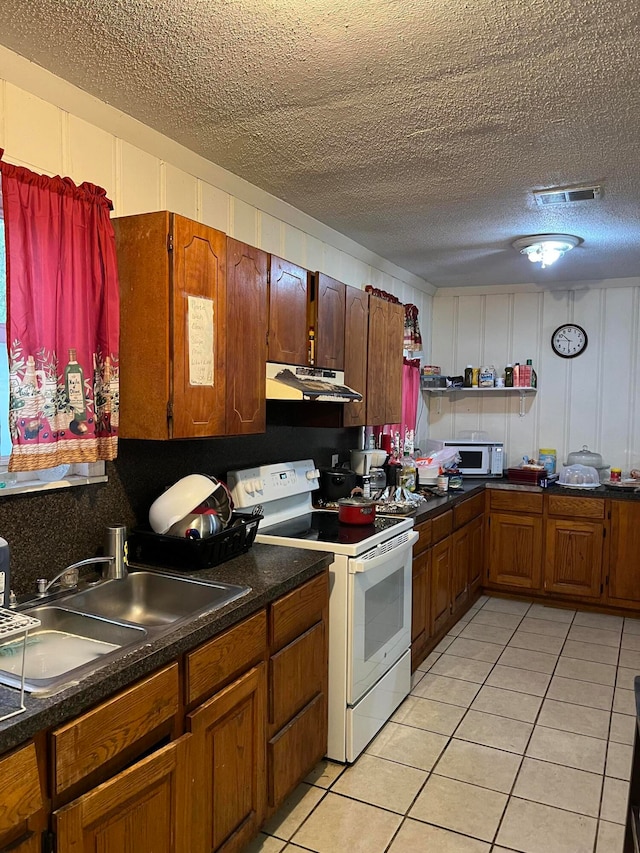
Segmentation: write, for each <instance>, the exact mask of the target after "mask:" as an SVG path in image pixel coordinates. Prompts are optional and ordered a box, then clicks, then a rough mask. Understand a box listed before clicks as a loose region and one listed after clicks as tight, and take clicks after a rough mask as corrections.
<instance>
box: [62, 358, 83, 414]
mask: <svg viewBox="0 0 640 853" xmlns="http://www.w3.org/2000/svg"><path fill="white" fill-rule="evenodd" d="M64 385H65V390H66V392H67V399H68V400H69V405H70V406H71V408H72V409H73V419H74V420H75V421H86V419H87V401H86V399H85V396H84V373H83V372H82V367H80V365H79V364H78V362H77V361H76V350H75V348H72V349H70V350H69V363H68V364H67V366H66V367H65V369H64Z"/></svg>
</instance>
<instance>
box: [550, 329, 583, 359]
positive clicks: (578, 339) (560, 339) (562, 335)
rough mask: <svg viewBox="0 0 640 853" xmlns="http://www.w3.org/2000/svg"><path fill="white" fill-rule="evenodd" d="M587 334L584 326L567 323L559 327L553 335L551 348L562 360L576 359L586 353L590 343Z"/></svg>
mask: <svg viewBox="0 0 640 853" xmlns="http://www.w3.org/2000/svg"><path fill="white" fill-rule="evenodd" d="M588 340H589V339H588V338H587V333H586V332H585V330H584V329H583V328H582V326H576V324H575V323H566V324H565V325H564V326H559V327H558V328H557V329H556V330H555V332H554V333H553V334H552V335H551V346H552V347H553V351H554V352H555V354H556V355H559V356H560V357H561V358H575V357H576V356H577V355H580V353H582V352H584V351H585V350H586V348H587V343H588Z"/></svg>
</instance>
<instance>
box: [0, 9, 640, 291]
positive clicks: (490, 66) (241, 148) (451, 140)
mask: <svg viewBox="0 0 640 853" xmlns="http://www.w3.org/2000/svg"><path fill="white" fill-rule="evenodd" d="M0 15H1V19H2V25H1V27H0V42H1V43H3V44H4V45H5V46H6V47H8V48H10V49H12V50H14V51H16V52H17V53H19V54H22V55H23V56H25V57H27V58H28V59H31V60H33V61H34V62H36V63H38V64H39V65H42V66H44V67H45V68H47V69H49V70H50V71H52V72H53V73H55V74H56V75H58V76H60V77H63V78H65V79H67V80H69V81H71V82H72V83H74V84H75V85H77V86H79V87H80V88H82V89H84V90H85V91H87V92H90V93H91V94H93V95H95V96H97V97H98V98H100V99H101V100H103V101H106V102H107V103H109V104H111V105H113V106H115V107H117V108H119V109H121V110H122V111H124V112H126V113H128V114H130V115H132V116H134V117H136V118H137V119H139V120H141V121H142V122H144V123H145V124H147V125H150V126H151V127H154V128H156V129H157V130H159V131H161V132H162V133H164V134H166V135H167V136H169V137H172V138H173V139H175V140H177V141H179V142H181V143H182V144H184V145H186V146H187V147H189V148H191V149H192V150H194V151H196V152H198V153H199V154H202V155H203V156H205V157H207V158H208V159H210V160H212V161H214V162H215V163H218V164H219V165H221V166H223V167H225V168H227V169H229V170H230V171H231V172H234V173H235V174H237V175H240V176H242V177H243V178H245V179H246V180H248V181H250V182H251V183H253V184H256V185H257V186H259V187H262V188H263V189H265V190H267V191H269V192H270V193H273V194H274V195H276V196H278V197H280V198H282V199H284V200H285V201H287V202H289V203H290V204H292V205H294V206H295V207H297V208H299V209H301V210H303V211H305V212H306V213H308V214H310V215H312V216H314V217H316V218H317V219H319V220H321V221H322V222H325V223H326V224H328V225H330V226H332V227H334V228H336V229H337V230H338V231H341V232H343V233H344V234H347V235H348V236H350V237H352V238H353V239H354V240H356V241H357V242H358V243H361V244H362V245H364V246H367V247H368V248H370V249H372V250H374V251H375V252H377V253H378V254H380V255H382V256H383V257H385V258H387V259H388V260H390V261H393V262H394V263H396V264H398V265H399V266H401V267H404V268H405V269H407V270H410V271H412V272H414V273H416V274H417V275H419V276H421V277H423V278H424V279H426V280H427V281H429V282H431V283H432V284H434V285H436V286H438V287H442V286H463V285H491V284H506V283H520V282H530V281H540V282H550V281H572V280H583V279H588V280H594V279H602V278H617V277H627V276H637V275H640V168H639V165H640V163H639V157H638V150H639V145H638V130H639V128H640V5H639V4H638V0H565V2H562V0H560V2H558V0H553V2H552V0H468V2H464V0H420V2H415V0H351V2H349V3H345V2H344V0H0ZM586 183H597V184H601V185H602V186H603V189H604V195H603V198H602V200H600V201H598V202H578V203H575V204H571V205H561V206H559V207H553V208H547V209H540V208H539V207H538V206H537V205H536V204H535V201H534V200H533V197H532V195H531V192H532V191H533V190H537V189H545V188H548V187H552V186H576V185H583V184H586ZM545 232H566V233H570V234H575V235H577V236H579V237H581V238H583V240H584V242H583V244H582V245H581V246H579V247H578V248H576V249H574V250H573V251H572V252H570V253H569V254H568V255H567V256H566V257H565V258H563V259H562V260H560V261H559V262H558V263H557V264H556V265H555V266H554V267H552V268H550V269H547V270H539V269H538V268H537V267H534V266H533V265H532V264H530V263H529V262H528V261H527V260H526V259H525V258H524V257H523V256H520V255H518V254H517V252H516V251H515V250H514V249H512V248H511V242H512V241H513V240H514V239H515V238H516V237H520V236H523V235H527V234H537V233H545Z"/></svg>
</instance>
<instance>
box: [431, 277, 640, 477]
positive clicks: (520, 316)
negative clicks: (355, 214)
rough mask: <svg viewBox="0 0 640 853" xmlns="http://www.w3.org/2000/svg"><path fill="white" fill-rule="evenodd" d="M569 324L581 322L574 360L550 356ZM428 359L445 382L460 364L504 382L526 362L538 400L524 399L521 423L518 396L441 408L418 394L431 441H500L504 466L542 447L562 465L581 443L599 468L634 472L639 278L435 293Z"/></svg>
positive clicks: (638, 461)
mask: <svg viewBox="0 0 640 853" xmlns="http://www.w3.org/2000/svg"><path fill="white" fill-rule="evenodd" d="M496 289H497V288H493V290H496ZM566 321H573V322H575V323H579V324H580V325H581V326H583V327H584V329H585V330H586V331H587V334H588V337H589V343H588V346H587V349H586V350H585V351H584V353H583V354H582V355H580V356H578V357H577V358H574V359H564V358H559V357H558V356H556V355H554V354H553V352H552V350H551V343H550V342H551V335H552V333H553V331H554V330H555V329H556V328H557V327H558V326H559V325H561V324H562V323H564V322H566ZM431 357H432V361H433V363H434V364H439V365H441V367H442V370H443V372H446V373H449V374H450V375H454V374H455V375H457V374H460V373H463V372H464V367H465V365H466V364H473V365H485V364H494V365H495V367H496V368H497V369H498V371H499V374H501V373H503V372H504V366H505V363H508V362H512V363H514V362H516V361H519V362H520V363H521V364H522V363H524V362H525V361H526V359H527V358H531V359H532V360H533V365H534V368H535V370H536V372H537V374H538V392H537V394H536V395H535V396H531V397H527V398H525V415H524V417H522V418H521V417H520V416H519V397H518V395H513V396H507V395H506V394H491V395H488V394H487V395H482V394H477V395H474V396H471V395H466V396H465V395H462V394H460V395H456V396H455V397H449V396H447V397H443V398H441V401H440V404H439V403H438V401H437V398H435V397H434V396H432V395H426V394H423V398H427V396H428V397H429V400H428V405H429V413H430V432H429V434H430V436H431V437H433V438H444V437H447V438H448V437H456V436H457V435H458V434H459V432H460V431H461V430H467V429H474V430H478V429H479V430H485V431H486V432H488V433H489V436H490V437H491V438H492V439H495V440H503V441H504V442H505V445H506V451H507V459H508V463H509V464H510V465H513V464H517V463H518V462H519V461H520V459H521V458H522V456H523V455H524V454H528V455H529V456H531V455H536V454H537V452H538V450H539V448H541V447H554V448H556V450H557V453H558V460H559V461H565V460H566V454H567V453H568V452H570V451H572V450H580V449H581V448H582V446H583V445H584V444H586V445H588V446H589V448H590V449H592V450H596V451H597V452H599V453H601V454H602V455H603V457H604V461H605V463H608V464H610V465H617V466H619V467H621V468H623V469H625V470H627V471H628V470H629V468H630V467H640V388H639V381H640V278H638V279H633V280H630V279H623V280H618V281H616V280H611V281H607V282H602V283H599V284H595V283H594V284H591V285H586V284H585V285H583V286H580V287H578V286H576V287H574V288H573V289H561V288H560V286H558V287H557V288H554V289H549V290H545V291H540V290H539V289H533V288H531V289H528V288H519V289H515V288H514V289H513V292H501V293H495V292H491V293H487V292H485V293H482V292H478V291H475V290H474V291H473V292H469V294H468V295H467V294H465V293H464V292H461V289H458V290H455V291H453V290H451V291H447V290H446V289H442V290H439V291H438V294H437V296H436V297H435V298H434V300H433V327H432V353H431ZM439 407H440V413H438V408H439Z"/></svg>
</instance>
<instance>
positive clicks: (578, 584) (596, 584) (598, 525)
mask: <svg viewBox="0 0 640 853" xmlns="http://www.w3.org/2000/svg"><path fill="white" fill-rule="evenodd" d="M603 536H604V524H603V523H602V522H601V521H585V520H583V519H580V520H574V519H558V518H548V519H547V522H546V537H545V538H546V541H545V558H544V590H545V592H549V593H558V594H560V595H572V596H576V595H577V596H580V597H581V598H594V599H597V598H600V594H601V591H602V589H601V582H602V549H603Z"/></svg>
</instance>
